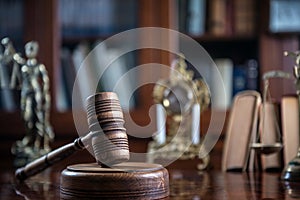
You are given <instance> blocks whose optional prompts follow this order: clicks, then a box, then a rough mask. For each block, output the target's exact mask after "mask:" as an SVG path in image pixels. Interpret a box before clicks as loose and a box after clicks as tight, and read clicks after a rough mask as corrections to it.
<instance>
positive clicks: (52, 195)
mask: <svg viewBox="0 0 300 200" xmlns="http://www.w3.org/2000/svg"><path fill="white" fill-rule="evenodd" d="M9 145H10V144H9ZM9 145H8V146H9ZM2 147H3V146H2ZM6 149H7V148H6ZM143 150H144V149H143ZM221 151H222V148H221V146H218V145H217V147H216V150H214V151H213V152H212V162H213V163H214V164H215V165H214V167H213V168H212V169H209V170H208V171H204V172H199V171H197V170H196V168H195V167H194V164H195V162H193V161H189V160H187V161H177V162H175V163H174V164H172V165H170V166H169V167H167V169H168V171H169V176H170V196H169V198H168V199H184V200H187V199H193V200H198V199H294V198H292V196H291V195H290V194H289V192H290V190H288V188H287V187H286V185H285V183H283V182H282V181H280V179H279V177H280V172H277V173H265V172H264V173H260V172H256V173H237V172H235V173H233V172H230V173H229V172H227V173H224V172H221V171H220V169H219V168H218V167H216V166H220V163H219V162H220V156H221V153H222V152H221ZM7 152H8V151H7ZM3 156H5V157H3ZM85 162H94V158H93V157H92V156H91V155H89V153H87V152H86V151H82V152H78V153H76V154H75V155H72V156H71V157H69V158H67V159H66V160H64V161H63V162H61V163H59V164H57V165H54V166H52V167H51V168H49V169H47V170H46V171H44V172H42V173H40V174H38V175H36V176H34V177H31V178H29V179H27V180H26V181H25V182H23V183H18V182H16V181H15V180H14V169H13V167H12V165H11V164H10V163H12V156H10V155H1V162H0V199H1V200H11V199H26V200H27V199H30V200H42V199H45V200H56V199H60V172H61V171H62V170H63V169H65V168H66V167H67V166H68V165H71V164H74V163H85ZM216 163H217V164H216ZM292 187H293V188H296V190H294V194H296V193H298V194H296V195H297V196H298V197H299V198H300V183H293V185H292Z"/></svg>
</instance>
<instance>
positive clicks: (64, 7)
mask: <svg viewBox="0 0 300 200" xmlns="http://www.w3.org/2000/svg"><path fill="white" fill-rule="evenodd" d="M278 2H280V1H279V0H262V1H259V0H243V1H240V0H210V1H208V0H164V1H159V0H152V1H148V0H126V1H123V0H86V1H77V0H44V1H39V0H0V11H1V12H0V24H1V25H0V37H1V38H3V37H5V36H8V37H10V38H11V39H12V41H13V42H14V45H15V47H16V49H17V51H19V52H21V53H23V51H24V50H23V46H24V44H25V43H26V42H27V41H29V40H37V41H38V42H39V43H40V51H39V61H40V62H41V63H44V64H45V65H46V67H47V70H48V72H49V75H50V80H51V96H52V112H51V120H52V123H53V126H54V129H55V132H57V133H58V134H68V133H74V132H75V128H74V124H73V120H72V113H71V106H72V101H71V95H72V88H73V82H74V80H75V77H76V73H77V71H78V69H79V66H80V64H81V63H82V61H83V59H84V58H85V56H86V55H87V54H88V53H89V52H90V51H91V50H92V49H93V48H94V47H95V46H96V45H97V44H99V43H100V42H101V41H104V40H105V39H107V38H109V37H110V36H112V35H114V34H117V33H120V32H122V31H126V30H130V29H133V28H138V27H149V26H153V27H163V28H171V29H175V30H178V31H180V32H182V33H184V34H187V35H189V36H190V37H192V38H193V39H194V40H196V41H197V42H198V43H199V44H201V45H202V46H203V47H204V48H205V50H206V51H207V52H208V53H209V54H210V55H211V56H212V58H213V59H214V60H215V61H216V64H217V66H218V68H219V69H220V72H221V74H222V75H223V80H224V81H225V84H226V85H227V87H226V88H228V91H226V92H227V94H229V96H230V98H232V97H233V96H234V95H235V94H236V93H237V92H239V91H242V90H247V89H251V90H258V91H260V88H261V83H260V76H261V75H262V74H263V73H264V72H265V71H268V70H271V69H278V70H284V71H289V72H291V71H292V68H291V66H292V65H293V63H292V62H291V61H290V60H289V59H286V58H284V57H283V53H282V52H283V51H284V50H296V49H298V47H299V30H297V29H295V28H289V27H288V28H286V29H283V28H280V24H279V25H278V23H277V24H276V20H275V19H276V16H277V15H279V14H280V13H279V14H278V10H276V8H278V5H277V4H278ZM292 2H296V1H292ZM274 5H275V6H274ZM276 5H277V7H276ZM293 5H294V7H296V8H297V6H298V7H299V5H298V4H297V3H294V4H293ZM274 9H275V10H274ZM286 9H288V8H286ZM291 12H292V11H291ZM274 20H275V22H274ZM271 22H272V23H271ZM280 23H282V22H280ZM274 24H275V25H274ZM296 25H297V24H296V22H295V26H296ZM274 26H275V27H276V26H277V28H275V29H274ZM278 26H279V28H278ZM281 27H282V26H281ZM121 48H122V47H120V46H118V44H116V45H114V46H107V47H105V48H102V49H101V51H99V52H98V54H99V56H98V58H99V59H98V60H97V61H95V62H98V63H97V64H95V63H91V70H97V68H94V69H92V68H93V66H96V65H97V66H101V59H108V58H109V57H110V56H114V55H116V54H118V52H119V51H121ZM179 49H180V44H179ZM23 55H24V54H23ZM172 58H174V55H172V54H171V53H169V52H164V51H159V50H155V49H145V50H138V51H133V52H130V53H128V54H125V55H123V56H121V57H120V58H118V59H117V60H116V61H115V62H114V63H112V65H111V66H110V67H109V69H108V70H107V71H106V72H105V76H104V77H103V78H102V80H100V83H99V85H98V90H99V91H104V90H111V89H112V88H111V86H113V85H114V84H115V83H116V81H117V80H118V79H119V78H120V76H122V74H123V73H124V72H126V71H128V70H130V69H132V68H134V67H135V66H137V65H141V64H145V63H150V62H156V63H162V64H167V65H170V62H171V59H172ZM119 66H122V67H119ZM223 72H224V73H223ZM148 73H149V72H147V71H145V72H143V74H136V76H134V77H131V78H130V80H128V84H126V85H124V88H121V89H120V95H121V96H123V97H121V98H124V99H126V98H128V97H127V96H126V95H128V94H126V90H127V89H126V87H127V88H130V87H132V88H134V87H135V84H136V82H137V79H142V78H144V77H146V76H147V75H148ZM150 73H152V72H150ZM207 73H208V74H209V73H210V72H207ZM88 74H90V75H88ZM91 74H93V71H90V72H87V78H86V80H87V81H86V82H85V81H80V83H81V84H82V85H79V90H80V91H81V92H82V93H84V92H85V89H84V88H87V87H89V83H88V81H89V80H90V79H92V78H91ZM112 74H113V75H114V76H112ZM210 77H211V78H210V79H209V80H207V82H209V85H213V83H214V78H213V77H212V76H210ZM96 78H97V77H96ZM272 85H274V84H272ZM80 88H81V89H80ZM152 89H153V85H146V86H143V87H141V88H139V90H138V91H136V93H135V95H134V98H133V99H132V101H131V103H130V104H129V105H127V106H128V107H126V108H124V109H125V110H126V113H127V114H128V115H130V116H131V117H133V118H134V120H135V121H136V122H137V123H138V124H147V123H149V116H148V109H149V107H151V105H152V104H153V102H152V99H151V93H152ZM294 90H295V89H294V85H293V83H290V82H288V81H279V82H277V83H276V84H275V85H274V86H273V88H271V92H272V93H273V94H274V95H273V96H275V98H279V97H280V96H281V95H284V94H291V93H294ZM9 93H10V94H9ZM14 93H16V91H1V104H0V106H1V110H2V111H1V112H0V115H1V118H2V119H5V118H6V119H7V120H8V121H9V123H8V124H7V125H4V127H3V129H2V131H1V132H3V133H12V134H15V135H17V136H19V135H20V134H21V133H22V130H23V129H22V128H21V127H22V125H21V120H20V119H18V116H19V115H18V102H17V101H18V98H17V97H15V94H14ZM213 93H214V91H212V94H213ZM8 94H9V96H10V98H8V97H9V96H7V95H8ZM213 95H217V94H213ZM83 96H84V95H83ZM7 102H9V103H10V105H7ZM11 102H15V103H14V104H13V105H12V104H11ZM7 106H8V107H7ZM79 109H82V108H79ZM222 109H225V111H228V110H229V109H230V105H226V106H225V107H222ZM208 112H209V111H208ZM202 120H204V121H203V122H202V123H203V126H202V127H203V129H205V126H207V125H208V121H205V119H202ZM14 124H19V125H20V127H18V126H13V128H11V127H12V125H14ZM202 127H201V128H202Z"/></svg>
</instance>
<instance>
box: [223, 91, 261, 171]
mask: <svg viewBox="0 0 300 200" xmlns="http://www.w3.org/2000/svg"><path fill="white" fill-rule="evenodd" d="M260 104H261V97H260V94H259V93H258V92H256V91H250V90H249V91H243V92H240V93H238V94H237V95H236V96H235V98H234V102H233V105H232V108H231V112H230V117H229V121H228V125H227V130H226V139H225V143H224V151H223V156H222V170H223V171H233V170H234V171H246V169H247V166H248V162H249V158H250V152H251V148H250V145H251V143H252V142H253V141H254V139H255V136H256V133H257V118H258V109H259V105H260Z"/></svg>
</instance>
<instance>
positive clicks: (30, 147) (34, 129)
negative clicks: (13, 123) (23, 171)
mask: <svg viewBox="0 0 300 200" xmlns="http://www.w3.org/2000/svg"><path fill="white" fill-rule="evenodd" d="M38 48H39V46H38V43H37V42H35V41H31V42H28V43H27V44H26V45H25V54H26V57H27V60H26V62H23V60H24V59H23V58H21V56H20V55H19V54H16V53H15V52H14V53H13V55H14V56H13V58H14V59H13V62H14V64H15V65H14V68H13V70H12V78H11V84H10V86H11V87H14V88H15V87H16V84H15V83H16V82H15V81H16V78H17V77H18V70H17V67H15V66H17V65H19V64H20V63H24V64H23V65H22V66H21V80H22V87H21V100H20V107H21V117H22V120H23V121H24V124H25V130H26V133H25V136H24V138H23V139H22V140H19V141H17V142H16V143H15V144H14V145H13V147H12V153H13V154H14V155H16V157H17V160H16V162H17V163H16V165H23V164H26V163H27V162H28V161H31V160H33V159H35V158H38V157H40V156H41V155H44V154H46V153H48V152H49V151H50V150H51V148H50V146H49V143H50V141H52V140H53V138H54V133H53V130H52V127H51V125H50V122H49V112H50V104H51V98H50V92H49V87H50V85H49V77H48V73H47V70H46V68H45V66H44V65H43V64H40V63H38V61H37V59H36V56H37V53H38ZM14 69H15V70H14ZM18 158H19V159H18Z"/></svg>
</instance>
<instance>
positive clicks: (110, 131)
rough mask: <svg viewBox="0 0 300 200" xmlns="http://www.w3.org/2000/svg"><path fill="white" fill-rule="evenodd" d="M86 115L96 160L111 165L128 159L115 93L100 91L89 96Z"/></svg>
mask: <svg viewBox="0 0 300 200" xmlns="http://www.w3.org/2000/svg"><path fill="white" fill-rule="evenodd" d="M87 117H88V125H89V129H90V132H92V135H93V137H92V147H93V152H94V155H95V158H96V160H97V162H98V163H99V164H101V165H104V166H111V165H114V164H118V163H122V162H125V161H128V160H129V147H128V138H127V134H126V129H125V128H124V119H123V112H122V109H121V105H120V102H119V99H118V96H117V94H116V93H113V92H101V93H96V94H95V95H92V96H89V97H88V98H87Z"/></svg>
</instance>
